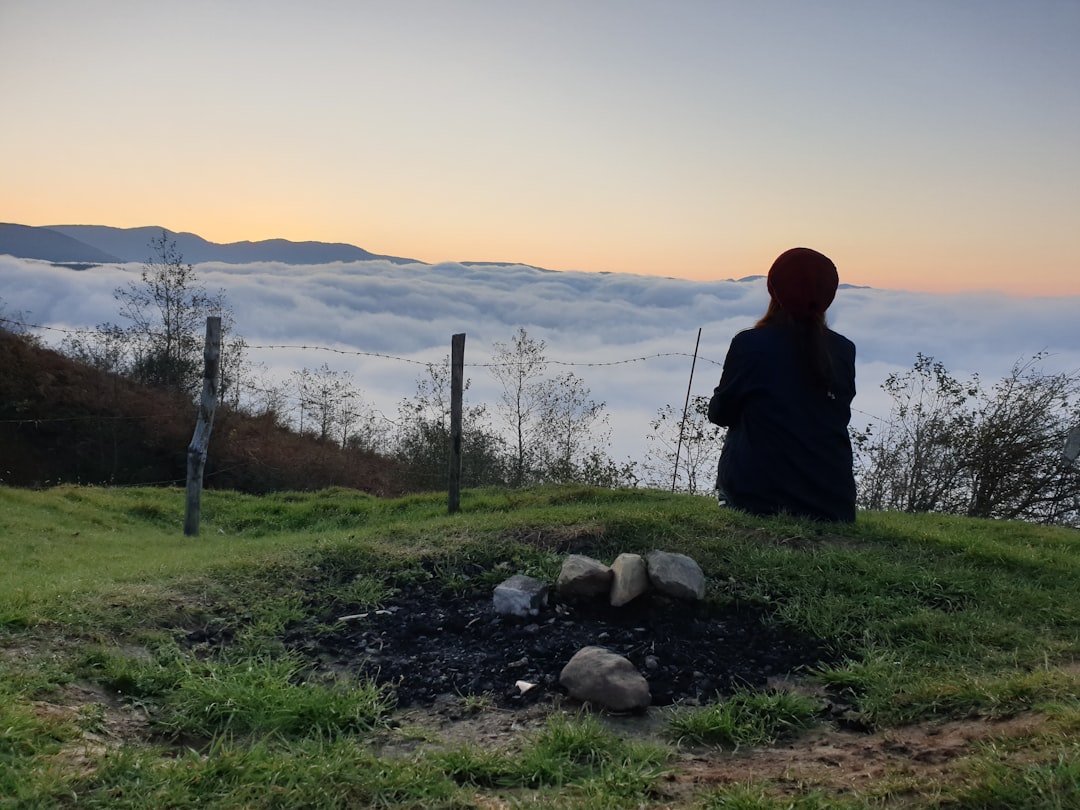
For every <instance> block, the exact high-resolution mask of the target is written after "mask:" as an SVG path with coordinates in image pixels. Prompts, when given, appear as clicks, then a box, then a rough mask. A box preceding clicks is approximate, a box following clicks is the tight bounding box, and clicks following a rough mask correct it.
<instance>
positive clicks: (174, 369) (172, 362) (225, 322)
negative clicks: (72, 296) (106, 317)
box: [61, 230, 245, 401]
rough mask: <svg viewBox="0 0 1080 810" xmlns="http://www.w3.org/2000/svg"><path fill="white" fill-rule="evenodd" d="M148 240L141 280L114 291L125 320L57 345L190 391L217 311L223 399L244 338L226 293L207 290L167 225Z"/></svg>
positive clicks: (238, 366) (195, 387)
mask: <svg viewBox="0 0 1080 810" xmlns="http://www.w3.org/2000/svg"><path fill="white" fill-rule="evenodd" d="M149 246H150V249H151V256H150V258H149V259H147V261H146V262H145V263H144V265H143V269H142V273H141V274H140V276H139V280H138V281H137V282H136V281H132V282H129V283H128V284H127V285H125V286H123V287H118V288H117V289H116V290H115V291H114V292H113V297H114V298H115V299H116V300H117V302H118V303H119V305H120V315H121V316H123V317H124V318H126V319H127V320H128V321H129V322H130V323H129V324H128V325H127V326H119V325H117V324H113V323H104V324H99V325H98V327H97V329H96V330H95V332H94V333H93V335H89V336H77V337H68V338H66V339H65V340H64V341H63V342H62V343H61V349H62V350H63V351H64V352H65V353H66V354H68V355H69V356H71V357H73V358H74V359H76V360H80V361H82V362H85V363H87V364H88V365H91V366H93V367H95V368H99V369H102V370H104V371H111V372H115V373H119V374H123V375H124V376H127V377H130V378H132V379H134V380H136V381H137V382H140V383H143V384H144V385H150V386H153V387H155V388H165V389H169V390H173V391H179V392H182V393H184V394H187V395H188V396H192V397H193V396H194V395H195V394H196V392H198V391H199V390H200V389H201V387H202V372H203V359H202V353H203V340H204V334H205V331H206V319H207V317H209V316H211V315H215V316H218V317H220V318H221V327H222V346H223V350H222V366H221V369H222V371H221V374H222V377H221V379H220V380H219V385H220V386H221V388H220V393H221V395H222V396H223V397H226V398H227V399H226V401H228V398H232V397H233V395H234V394H233V389H234V388H236V386H237V383H238V381H239V379H240V377H241V373H242V369H243V367H244V359H243V354H244V349H245V343H244V341H243V339H242V338H239V337H234V336H233V335H232V327H233V325H234V318H233V313H232V310H231V309H230V308H229V307H228V305H227V304H226V302H225V294H224V292H218V293H217V294H214V295H211V294H210V293H208V292H207V291H206V288H205V287H203V285H202V284H201V282H200V281H199V279H198V277H197V276H196V274H195V268H194V267H192V265H191V264H188V263H186V262H184V258H183V256H182V255H181V253H180V251H179V249H178V248H177V246H176V242H175V240H173V239H171V238H170V237H169V234H168V232H167V231H164V230H163V231H162V232H161V235H160V236H159V237H156V238H154V239H151V240H150V245H149ZM238 393H239V391H238V390H237V391H236V394H237V395H238Z"/></svg>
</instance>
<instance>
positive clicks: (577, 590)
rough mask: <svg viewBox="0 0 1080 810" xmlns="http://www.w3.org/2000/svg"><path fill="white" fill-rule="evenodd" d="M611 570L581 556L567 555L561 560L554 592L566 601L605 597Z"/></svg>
mask: <svg viewBox="0 0 1080 810" xmlns="http://www.w3.org/2000/svg"><path fill="white" fill-rule="evenodd" d="M611 577H612V573H611V569H610V568H608V567H607V566H606V565H604V564H603V563H602V562H600V561H599V560H594V559H593V558H592V557H586V556H584V555H583V554H569V555H567V557H566V559H565V560H563V564H562V570H561V571H560V572H559V579H558V580H557V581H556V582H555V592H556V593H557V594H558V595H559V596H560V597H561V598H563V599H566V600H567V601H573V600H574V599H588V598H590V597H593V596H602V595H603V596H606V595H607V594H608V592H609V591H610V590H611Z"/></svg>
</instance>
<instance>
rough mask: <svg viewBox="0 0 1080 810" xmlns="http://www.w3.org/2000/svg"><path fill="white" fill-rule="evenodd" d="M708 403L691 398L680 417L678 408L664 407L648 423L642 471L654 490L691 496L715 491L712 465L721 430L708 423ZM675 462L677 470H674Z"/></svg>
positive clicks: (721, 434)
mask: <svg viewBox="0 0 1080 810" xmlns="http://www.w3.org/2000/svg"><path fill="white" fill-rule="evenodd" d="M708 414H709V399H708V397H704V396H695V397H693V398H692V399H691V400H690V408H689V409H688V410H687V412H686V415H685V417H684V415H683V410H682V408H676V407H675V406H673V405H664V406H663V407H662V408H660V409H659V410H658V411H657V412H656V418H655V419H653V420H652V421H651V422H649V426H650V428H651V432H650V433H649V434H648V436H646V442H647V446H648V450H647V455H646V460H645V464H644V467H645V471H646V472H647V473H648V475H649V480H650V482H651V483H652V484H653V485H654V486H664V487H670V486H671V485H672V481H673V480H674V483H675V489H677V490H678V491H680V492H688V493H690V494H691V495H697V494H704V493H707V492H710V491H714V490H715V489H716V464H717V460H718V459H719V457H720V449H721V446H722V443H723V437H724V429H723V428H721V427H719V426H717V425H714V424H712V423H711V422H709V418H708ZM676 459H677V461H678V466H677V467H676Z"/></svg>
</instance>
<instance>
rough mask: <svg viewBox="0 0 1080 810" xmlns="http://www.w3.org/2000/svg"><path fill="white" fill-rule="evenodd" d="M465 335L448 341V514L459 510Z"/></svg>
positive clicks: (459, 335) (456, 336) (462, 334)
mask: <svg viewBox="0 0 1080 810" xmlns="http://www.w3.org/2000/svg"><path fill="white" fill-rule="evenodd" d="M464 378H465V333H464V332H462V333H461V334H457V335H454V336H453V337H452V338H451V341H450V514H451V515H452V514H454V513H455V512H457V511H458V509H460V508H461V411H462V407H461V402H462V399H463V396H464V389H465V384H464Z"/></svg>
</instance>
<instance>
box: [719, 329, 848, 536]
mask: <svg viewBox="0 0 1080 810" xmlns="http://www.w3.org/2000/svg"><path fill="white" fill-rule="evenodd" d="M796 340H797V335H796V334H795V333H793V332H792V331H791V329H790V328H788V327H784V326H767V327H762V328H759V329H748V330H746V331H745V332H740V333H739V334H737V335H736V336H735V338H734V339H733V340H732V341H731V347H730V348H729V349H728V354H727V358H726V359H725V360H724V371H723V374H722V375H721V377H720V385H718V386H717V387H716V389H715V390H714V391H713V396H712V400H711V401H710V402H709V421H710V422H713V423H715V424H717V425H723V426H725V427H727V428H728V432H727V437H726V438H725V440H724V449H723V452H722V453H721V455H720V464H719V469H718V471H717V487H718V489H719V490H720V493H721V497H726V498H727V500H728V502H729V503H730V504H731V505H732V506H734V507H735V508H737V509H742V510H745V511H747V512H753V513H755V514H763V515H771V514H777V513H780V512H787V513H790V514H794V515H801V516H805V517H810V518H815V519H818V520H834V521H853V520H855V477H854V474H853V471H852V454H851V439H850V437H849V435H848V422H849V421H850V420H851V401H852V399H854V398H855V344H854V343H852V342H851V341H850V340H848V339H847V338H846V337H844V336H843V335H840V334H837V333H836V332H833V331H832V330H826V345H827V347H828V354H829V360H830V366H831V369H830V380H829V391H828V392H826V391H823V390H821V389H820V388H815V387H814V386H813V385H812V384H811V383H810V381H809V377H808V375H807V374H806V372H805V371H804V369H803V363H802V362H800V361H801V354H800V352H799V347H798V345H797V343H796Z"/></svg>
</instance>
